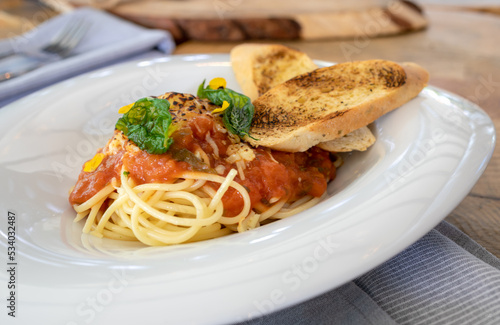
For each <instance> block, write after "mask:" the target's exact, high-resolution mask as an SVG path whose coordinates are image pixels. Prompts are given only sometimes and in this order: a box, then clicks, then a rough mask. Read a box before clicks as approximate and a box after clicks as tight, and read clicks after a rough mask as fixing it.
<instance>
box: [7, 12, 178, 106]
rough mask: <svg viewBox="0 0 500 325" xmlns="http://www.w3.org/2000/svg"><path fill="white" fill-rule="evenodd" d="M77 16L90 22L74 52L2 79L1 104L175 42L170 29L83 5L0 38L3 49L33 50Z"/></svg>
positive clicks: (163, 49) (166, 48) (159, 50)
mask: <svg viewBox="0 0 500 325" xmlns="http://www.w3.org/2000/svg"><path fill="white" fill-rule="evenodd" d="M76 19H83V20H85V21H86V22H88V23H89V27H88V30H87V32H86V34H85V36H84V37H83V38H82V40H81V41H80V43H79V44H78V45H77V46H76V47H75V49H74V50H73V51H72V56H70V57H68V58H66V59H63V60H57V61H55V62H53V63H50V64H48V65H45V66H43V67H41V68H39V69H36V70H33V71H31V72H29V73H27V74H25V75H22V76H19V77H16V78H13V79H11V80H7V81H3V82H1V83H0V107H2V106H4V105H6V104H7V103H9V102H12V101H14V100H16V99H18V98H20V97H23V96H25V95H27V94H29V93H31V92H33V91H35V90H38V89H40V88H43V87H46V86H48V85H50V84H53V83H56V82H59V81H62V80H64V79H67V78H70V77H73V76H76V75H78V74H81V73H83V72H87V71H90V70H93V69H96V68H99V67H103V66H108V65H110V64H114V63H118V62H121V61H124V60H126V59H131V58H135V56H137V55H141V54H144V53H146V52H151V51H154V52H151V53H150V54H151V55H152V56H154V55H159V54H166V53H167V54H168V53H171V52H172V51H173V50H174V47H175V43H174V42H173V40H172V37H171V35H170V34H169V33H168V32H167V31H162V30H151V29H146V28H143V27H140V26H137V25H135V24H132V23H130V22H128V21H125V20H122V19H119V18H117V17H115V16H112V15H110V14H108V13H106V12H104V11H100V10H97V9H93V8H80V9H76V10H74V11H71V12H69V13H67V14H63V15H59V16H56V17H54V18H52V19H50V20H48V21H46V22H44V23H42V24H40V25H39V26H37V27H36V28H35V29H33V30H32V31H29V32H27V33H26V34H24V35H21V36H18V37H15V38H11V39H6V40H2V41H0V53H7V52H9V51H11V50H15V51H26V52H33V51H36V50H37V49H39V48H41V47H43V46H44V45H46V44H48V43H49V42H50V41H51V40H52V39H53V38H54V36H55V35H57V33H58V31H59V30H61V28H63V27H64V26H66V24H68V23H69V22H71V21H75V20H76Z"/></svg>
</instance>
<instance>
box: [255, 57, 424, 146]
mask: <svg viewBox="0 0 500 325" xmlns="http://www.w3.org/2000/svg"><path fill="white" fill-rule="evenodd" d="M428 79H429V75H428V73H427V71H426V70H425V69H423V68H422V67H420V66H418V65H417V64H415V63H402V64H397V63H395V62H391V61H385V60H368V61H355V62H347V63H341V64H337V65H334V66H331V67H326V68H320V69H316V70H314V71H311V72H308V73H305V74H302V75H300V76H297V77H295V78H292V79H290V80H288V81H286V82H285V83H282V84H280V85H278V86H276V87H274V88H272V89H271V90H269V91H267V92H266V93H265V94H263V95H262V96H260V97H259V98H257V99H256V100H255V101H254V102H253V104H254V106H255V116H254V119H253V122H252V127H251V129H250V135H251V136H252V137H253V138H254V139H252V138H251V137H248V138H247V141H248V142H250V143H251V144H252V145H256V146H258V145H260V146H265V147H270V148H273V149H277V150H282V151H291V152H296V151H305V150H307V149H309V148H310V147H312V146H315V145H317V144H319V143H322V142H326V141H330V140H334V139H337V138H341V137H343V136H344V135H346V134H348V133H350V132H352V131H354V130H357V129H359V128H361V127H364V126H366V125H368V124H370V123H372V122H373V121H375V120H376V119H377V118H379V117H380V116H382V115H384V114H386V113H387V112H390V111H391V110H393V109H395V108H397V107H399V106H401V105H403V104H404V103H406V102H408V101H409V100H410V99H412V98H414V97H415V96H417V95H418V93H420V91H421V90H422V89H423V88H424V87H425V85H426V84H427V82H428ZM255 139H258V140H255Z"/></svg>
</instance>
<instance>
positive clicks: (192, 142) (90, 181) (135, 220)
mask: <svg viewBox="0 0 500 325" xmlns="http://www.w3.org/2000/svg"><path fill="white" fill-rule="evenodd" d="M162 98H164V99H166V100H168V102H169V103H170V112H171V113H172V115H173V124H174V125H175V126H176V128H175V131H174V132H172V133H171V137H172V141H171V142H172V144H171V146H170V147H169V149H168V151H167V152H165V153H161V154H156V153H149V152H146V151H145V150H141V149H139V147H138V146H137V145H136V144H135V143H134V142H133V141H131V140H130V139H129V138H127V136H125V135H124V134H123V132H121V131H118V130H116V131H115V134H114V136H113V138H112V139H111V140H110V141H109V142H108V144H107V145H106V146H105V147H104V148H102V149H99V150H98V153H97V154H96V156H95V157H94V158H93V159H91V160H90V161H88V162H87V163H86V164H85V165H84V168H83V170H82V172H81V173H80V175H79V178H78V181H77V183H76V185H75V186H74V188H73V189H72V191H71V193H70V197H69V201H70V203H71V204H72V205H73V207H74V209H75V211H76V212H77V216H76V218H75V222H79V221H81V220H83V219H86V220H85V224H84V227H83V232H84V233H90V234H92V235H95V236H98V237H107V238H112V239H118V240H134V241H140V242H142V243H144V244H146V245H151V246H158V245H171V244H179V243H185V242H193V241H200V240H206V239H211V238H216V237H221V236H225V235H228V234H231V233H234V232H243V231H247V230H249V229H253V228H256V227H259V226H260V225H262V224H265V223H268V222H271V221H272V220H276V219H282V218H286V217H288V216H290V215H293V214H295V213H298V212H300V211H303V210H305V209H307V208H309V207H311V206H313V205H314V204H316V203H317V202H318V201H319V200H320V199H321V196H322V195H323V194H324V192H325V191H326V185H327V182H329V181H330V180H332V179H333V178H334V177H335V169H336V168H335V164H336V163H338V161H336V160H335V157H333V156H332V155H331V154H329V153H328V152H326V151H323V150H321V149H317V148H312V149H310V150H309V151H307V152H303V153H285V152H277V151H273V150H269V149H266V148H260V147H257V148H251V147H250V146H248V145H247V144H245V143H244V142H241V141H240V139H239V138H237V137H234V136H233V135H231V134H230V133H228V132H227V130H226V129H225V128H224V126H223V123H222V122H221V121H220V117H219V116H217V115H215V114H211V111H213V110H214V109H216V108H217V106H215V105H213V104H211V103H210V102H208V101H205V100H200V99H198V98H195V97H194V96H191V95H184V94H178V93H167V94H165V95H164V96H162Z"/></svg>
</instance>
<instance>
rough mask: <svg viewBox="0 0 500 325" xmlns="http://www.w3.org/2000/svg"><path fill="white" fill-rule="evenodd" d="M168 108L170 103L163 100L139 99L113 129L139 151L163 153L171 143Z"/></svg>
mask: <svg viewBox="0 0 500 325" xmlns="http://www.w3.org/2000/svg"><path fill="white" fill-rule="evenodd" d="M169 108H170V103H169V102H168V101H167V100H165V99H159V98H151V97H146V98H142V99H139V100H138V101H136V102H135V103H134V106H132V108H131V109H130V110H129V111H128V112H127V113H125V114H124V115H123V116H122V117H121V118H119V119H118V121H117V122H116V125H115V128H116V129H117V130H120V131H122V132H123V133H124V134H125V135H126V136H127V137H128V138H129V139H130V140H131V141H132V142H134V143H135V144H136V145H137V146H138V147H139V148H140V149H141V150H144V151H146V152H148V153H151V154H162V153H165V152H166V151H167V150H168V148H169V147H170V145H171V144H172V142H173V139H172V138H170V137H169V133H168V131H169V128H170V127H171V125H172V115H170V112H169Z"/></svg>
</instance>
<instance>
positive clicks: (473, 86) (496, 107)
mask: <svg viewBox="0 0 500 325" xmlns="http://www.w3.org/2000/svg"><path fill="white" fill-rule="evenodd" d="M6 1H7V3H11V4H15V3H19V2H20V1H19V0H6ZM21 2H22V1H21ZM424 2H425V5H424V12H425V14H426V18H427V20H428V22H429V26H428V28H427V29H425V30H423V31H419V32H413V33H407V34H402V35H396V36H390V37H378V38H370V37H368V35H363V34H361V35H359V36H357V37H355V38H351V39H345V40H328V39H325V40H314V41H311V40H310V41H304V40H296V41H283V42H281V43H282V44H285V45H288V46H292V47H294V48H297V49H300V50H302V51H304V52H306V53H307V54H309V55H310V56H311V57H312V58H314V59H318V60H326V61H333V62H343V61H350V60H362V59H373V58H381V59H388V60H394V61H414V62H417V63H419V64H420V65H422V66H424V67H425V68H426V69H428V70H429V72H430V75H431V78H430V84H431V85H433V86H437V87H440V88H443V89H445V90H449V91H451V92H454V93H456V94H459V95H461V96H463V97H465V98H467V99H468V100H470V101H472V102H474V103H476V104H478V105H479V106H480V107H482V108H483V109H484V110H485V111H486V112H487V113H488V114H489V116H490V117H491V119H492V120H493V122H494V124H495V127H496V130H497V135H498V132H499V131H498V130H500V48H499V44H500V42H499V40H500V36H499V35H500V15H497V14H494V12H497V9H498V7H485V6H484V5H483V4H482V3H481V1H480V2H479V4H480V6H479V7H474V1H466V0H460V1H459V2H460V4H465V3H466V4H467V5H462V6H460V7H457V6H453V8H451V9H450V8H449V7H448V6H446V1H436V2H437V4H438V5H435V4H434V5H433V4H432V0H426V1H424ZM4 3H5V2H4ZM427 4H429V5H427ZM14 7H15V6H14ZM0 9H2V8H0ZM452 9H453V10H452ZM15 10H17V11H16V12H15V13H16V14H19V15H20V17H21V18H22V19H29V17H34V11H36V10H37V9H36V8H33V7H31V9H26V10H25V11H24V12H23V10H22V9H15ZM43 10H46V9H43ZM9 13H13V11H12V10H10V11H9ZM237 44H240V42H234V41H233V42H199V41H188V42H186V43H183V44H181V45H179V46H178V47H177V49H176V50H175V53H174V54H187V53H228V52H229V51H230V50H231V48H232V47H234V46H235V45H237ZM499 146H500V145H499V143H498V141H497V144H496V149H495V152H494V153H493V157H492V158H491V161H490V163H489V165H488V167H487V168H486V171H485V173H484V174H483V175H482V177H481V178H480V179H479V181H478V182H477V184H476V185H475V186H474V188H473V189H472V190H471V192H470V193H469V194H468V195H467V196H466V197H465V198H464V200H463V201H462V202H461V203H460V205H458V206H457V207H456V209H455V210H453V211H452V212H451V213H450V215H449V216H448V217H447V218H446V220H447V221H449V222H450V223H452V224H454V225H455V226H457V227H458V228H459V229H461V230H462V231H463V232H465V233H466V234H467V235H469V236H470V237H471V238H473V239H475V240H476V241H477V242H478V243H479V244H481V245H482V246H484V247H485V248H486V249H488V250H489V251H490V252H492V253H493V254H494V255H496V256H497V257H500V240H499V239H500V150H499Z"/></svg>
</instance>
